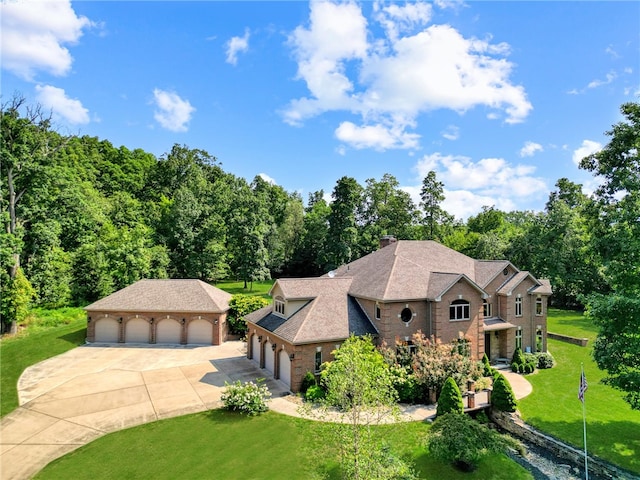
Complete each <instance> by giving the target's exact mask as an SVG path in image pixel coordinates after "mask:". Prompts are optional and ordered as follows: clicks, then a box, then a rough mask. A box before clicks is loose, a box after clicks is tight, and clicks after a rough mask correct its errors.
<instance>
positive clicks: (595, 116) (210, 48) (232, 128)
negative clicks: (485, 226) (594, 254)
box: [0, 0, 640, 218]
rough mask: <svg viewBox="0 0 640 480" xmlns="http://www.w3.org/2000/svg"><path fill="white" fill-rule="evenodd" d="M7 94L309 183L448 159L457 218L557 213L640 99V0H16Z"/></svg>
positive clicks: (74, 121)
mask: <svg viewBox="0 0 640 480" xmlns="http://www.w3.org/2000/svg"><path fill="white" fill-rule="evenodd" d="M0 8H1V9H2V10H1V14H2V25H1V27H2V60H1V61H2V96H3V100H6V99H7V98H8V97H9V96H10V95H11V94H12V93H13V92H14V91H19V92H21V93H22V94H23V95H25V96H26V97H27V99H28V101H30V102H31V103H35V102H39V103H41V104H42V105H44V106H45V107H47V108H50V109H52V111H53V114H54V117H55V120H56V126H57V129H58V130H59V131H60V132H61V133H73V134H80V135H91V136H97V137H99V138H100V139H106V140H109V141H111V142H112V143H113V144H114V145H116V146H120V145H125V146H126V147H128V148H130V149H134V148H142V149H144V150H146V151H149V152H152V153H154V154H156V155H157V156H161V155H162V154H164V153H166V152H168V151H169V150H170V149H171V147H172V146H173V144H175V143H178V144H185V145H187V146H189V147H191V148H199V149H204V150H206V151H208V152H209V153H210V154H212V155H214V156H216V157H217V158H218V160H219V161H220V162H221V163H222V167H223V168H224V169H225V170H226V171H229V172H231V173H234V174H236V175H239V176H242V177H244V178H246V179H247V180H249V181H250V180H251V179H252V178H253V177H254V176H256V175H258V174H260V175H262V176H264V177H265V178H267V179H271V180H272V181H274V182H275V183H277V184H279V185H282V186H283V187H284V188H285V189H286V190H288V191H299V192H300V193H301V194H302V196H303V198H305V199H306V198H307V196H308V194H309V193H310V192H313V191H316V190H320V189H324V190H325V192H327V193H330V192H331V191H332V189H333V187H334V185H335V182H336V181H337V180H338V179H339V178H340V177H342V176H344V175H348V176H353V177H355V178H356V179H357V180H358V181H359V182H360V183H361V184H364V183H365V180H366V179H368V178H375V179H378V180H379V179H380V178H381V177H382V175H383V174H384V173H390V174H392V175H394V176H395V177H396V178H397V179H398V181H399V182H400V185H402V187H403V188H404V189H406V190H407V191H408V192H410V193H411V194H412V195H413V197H414V199H415V200H416V201H417V200H418V192H419V189H420V184H421V181H422V178H423V177H424V176H425V175H426V174H427V172H428V171H429V170H435V171H436V173H437V175H438V178H439V179H440V180H441V181H443V182H444V184H445V194H446V197H447V198H446V200H445V203H444V207H445V208H446V209H447V210H448V211H449V212H450V213H453V214H454V215H456V216H457V217H458V218H467V217H468V216H469V215H473V214H475V213H477V212H478V211H479V210H480V209H481V207H482V206H483V205H495V206H496V207H497V208H500V209H503V210H513V209H518V210H524V209H532V210H541V209H543V208H544V203H545V202H546V200H547V198H548V195H549V192H550V191H551V190H553V188H554V184H555V182H556V181H557V180H558V179H559V178H561V177H568V178H569V179H571V180H573V181H576V182H579V183H583V184H584V188H585V190H586V191H587V192H589V191H590V190H592V189H593V188H594V179H593V178H592V176H591V175H590V174H589V173H588V172H583V171H580V170H579V169H578V168H577V163H576V162H577V160H578V159H579V158H581V157H582V156H584V155H586V154H588V153H591V152H593V151H596V150H598V149H599V148H601V147H602V145H604V144H605V143H606V142H607V137H606V136H605V135H604V132H605V131H606V130H608V129H609V128H610V127H611V125H612V124H614V123H616V122H617V121H620V120H621V117H620V114H619V107H620V105H621V104H622V103H624V102H627V101H638V100H640V41H639V40H640V3H639V2H543V1H539V2H480V1H477V2H466V3H463V2H459V1H456V2H451V1H446V0H438V1H435V2H429V3H426V2H424V3H423V2H407V3H404V2H399V3H391V2H379V1H367V2H337V3H332V2H311V3H306V2H298V1H288V2H270V1H259V2H243V1H236V2H218V1H211V2H208V1H199V2H149V1H139V2H117V1H108V2H89V1H83V2H66V1H55V2H42V1H13V0H9V1H3V2H2V6H1V7H0Z"/></svg>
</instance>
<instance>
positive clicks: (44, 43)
mask: <svg viewBox="0 0 640 480" xmlns="http://www.w3.org/2000/svg"><path fill="white" fill-rule="evenodd" d="M0 19H1V22H2V23H1V27H2V42H0V44H1V45H2V47H1V48H2V68H4V69H6V70H9V71H11V72H13V73H15V74H16V75H18V76H19V77H21V78H23V79H25V80H28V81H32V80H33V77H34V75H35V73H36V72H37V71H44V72H47V73H50V74H53V75H56V76H63V75H66V74H67V73H68V72H69V70H70V69H71V64H72V62H73V58H72V57H71V54H70V53H69V50H68V49H67V48H66V47H65V45H74V44H75V43H77V42H78V40H79V39H80V37H81V36H82V34H83V30H84V29H86V28H89V27H91V26H93V24H92V22H91V21H90V20H89V19H88V18H87V17H83V16H80V17H79V16H77V15H76V13H75V12H74V10H73V8H72V7H71V2H70V1H68V0H60V1H55V2H35V1H11V2H4V1H3V2H1V3H0Z"/></svg>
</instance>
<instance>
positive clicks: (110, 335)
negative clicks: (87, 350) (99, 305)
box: [95, 318, 120, 343]
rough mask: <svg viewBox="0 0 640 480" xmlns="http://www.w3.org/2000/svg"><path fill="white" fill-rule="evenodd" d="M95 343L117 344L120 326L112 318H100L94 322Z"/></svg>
mask: <svg viewBox="0 0 640 480" xmlns="http://www.w3.org/2000/svg"><path fill="white" fill-rule="evenodd" d="M95 329H96V330H95V341H96V342H100V343H117V342H118V332H119V330H120V324H119V323H118V321H117V320H116V319H114V318H101V319H100V320H97V321H96V326H95Z"/></svg>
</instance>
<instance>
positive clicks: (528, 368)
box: [524, 363, 536, 374]
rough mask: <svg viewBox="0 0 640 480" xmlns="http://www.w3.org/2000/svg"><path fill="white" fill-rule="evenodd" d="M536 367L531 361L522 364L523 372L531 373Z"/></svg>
mask: <svg viewBox="0 0 640 480" xmlns="http://www.w3.org/2000/svg"><path fill="white" fill-rule="evenodd" d="M535 369H536V367H535V365H533V364H532V363H527V364H526V365H525V366H524V373H527V374H528V373H533V372H534V370H535Z"/></svg>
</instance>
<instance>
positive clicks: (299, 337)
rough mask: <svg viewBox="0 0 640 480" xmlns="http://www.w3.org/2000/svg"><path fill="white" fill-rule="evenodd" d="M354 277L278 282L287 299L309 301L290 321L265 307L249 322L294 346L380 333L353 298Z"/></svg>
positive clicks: (248, 317)
mask: <svg viewBox="0 0 640 480" xmlns="http://www.w3.org/2000/svg"><path fill="white" fill-rule="evenodd" d="M351 281H352V279H351V278H329V277H320V278H301V279H280V280H278V281H277V283H278V285H279V286H280V288H281V290H282V293H283V295H284V296H285V298H286V299H287V300H292V299H297V300H299V299H308V302H306V303H305V304H304V306H303V307H302V308H300V309H299V310H298V311H297V312H295V313H293V314H292V315H291V316H289V318H288V319H284V318H283V317H281V316H279V315H276V314H274V313H273V310H272V307H271V306H268V307H264V308H262V309H260V310H257V311H255V312H253V313H251V314H249V315H247V316H246V317H245V319H246V320H247V321H248V322H251V323H255V324H256V325H258V326H260V327H262V328H264V329H265V330H268V331H270V332H273V333H274V334H276V335H278V336H279V337H280V338H282V339H284V340H286V341H289V342H292V343H312V342H324V341H332V340H341V339H345V338H347V337H348V336H349V334H351V333H355V334H356V335H364V334H376V333H377V332H376V330H375V327H374V326H373V325H372V324H371V321H370V320H369V318H368V317H367V315H366V314H365V312H364V311H363V310H362V308H361V307H360V305H359V304H358V303H357V301H356V300H355V299H354V298H352V297H350V296H349V294H348V292H349V286H350V285H351Z"/></svg>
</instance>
